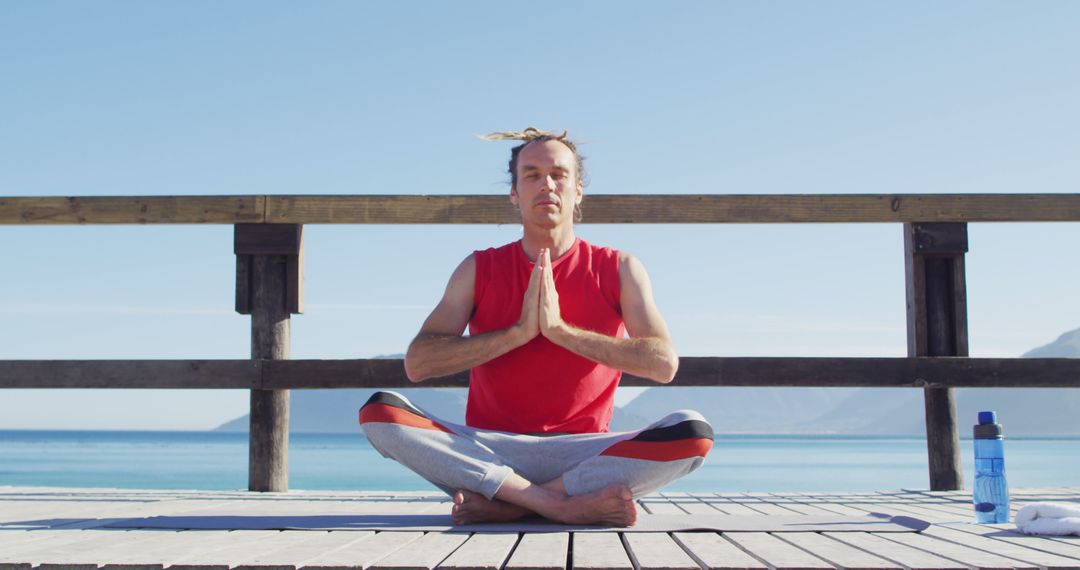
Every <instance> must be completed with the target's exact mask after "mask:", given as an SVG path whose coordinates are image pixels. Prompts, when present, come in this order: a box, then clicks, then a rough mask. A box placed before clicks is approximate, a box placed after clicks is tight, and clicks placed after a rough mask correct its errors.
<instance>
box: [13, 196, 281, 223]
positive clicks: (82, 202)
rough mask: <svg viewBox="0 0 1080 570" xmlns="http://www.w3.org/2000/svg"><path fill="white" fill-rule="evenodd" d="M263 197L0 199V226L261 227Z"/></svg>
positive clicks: (55, 197) (57, 197)
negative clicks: (139, 225) (245, 225)
mask: <svg viewBox="0 0 1080 570" xmlns="http://www.w3.org/2000/svg"><path fill="white" fill-rule="evenodd" d="M264 207H265V197H263V196H75V197H63V196H42V197H25V198H22V197H20V198H3V197H0V224H16V225H32V224H33V225H36V224H237V223H248V222H262V221H263V219H264V217H263V209H264Z"/></svg>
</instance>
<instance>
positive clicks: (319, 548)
mask: <svg viewBox="0 0 1080 570" xmlns="http://www.w3.org/2000/svg"><path fill="white" fill-rule="evenodd" d="M282 534H283V535H284V536H283V537H282V540H280V541H275V542H274V543H273V544H270V545H267V547H266V548H261V549H259V550H258V551H254V552H247V553H244V554H243V555H241V556H237V557H235V558H234V559H231V560H230V563H231V564H232V570H267V569H270V568H281V569H284V570H296V568H300V567H302V566H303V565H304V564H305V563H306V562H307V561H308V560H311V559H314V558H318V557H319V556H320V555H322V554H323V553H326V552H332V551H335V550H337V549H339V548H344V547H345V546H347V545H349V544H352V543H354V542H356V541H358V540H363V539H365V538H367V537H369V536H374V534H375V533H374V532H354V531H334V532H329V531H305V530H296V531H284V532H283V533H282ZM101 570H106V569H104V568H102V569H101ZM118 570H119V569H118ZM131 570H141V569H131ZM147 570H149V569H147Z"/></svg>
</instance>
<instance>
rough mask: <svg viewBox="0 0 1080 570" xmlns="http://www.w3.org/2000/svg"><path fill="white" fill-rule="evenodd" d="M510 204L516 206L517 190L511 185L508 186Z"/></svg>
mask: <svg viewBox="0 0 1080 570" xmlns="http://www.w3.org/2000/svg"><path fill="white" fill-rule="evenodd" d="M510 203H511V204H513V205H515V206H517V205H518V193H517V188H516V187H514V186H513V185H511V186H510Z"/></svg>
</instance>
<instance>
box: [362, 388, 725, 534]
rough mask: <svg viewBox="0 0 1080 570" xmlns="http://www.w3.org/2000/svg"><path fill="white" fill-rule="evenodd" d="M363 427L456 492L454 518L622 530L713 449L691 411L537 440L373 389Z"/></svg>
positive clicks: (389, 453)
mask: <svg viewBox="0 0 1080 570" xmlns="http://www.w3.org/2000/svg"><path fill="white" fill-rule="evenodd" d="M360 423H361V426H362V427H363V429H364V433H365V434H366V435H367V437H368V440H369V442H370V443H371V444H372V445H373V446H375V448H376V449H378V450H379V452H380V453H382V454H383V455H384V456H386V457H390V458H392V459H395V460H397V461H398V462H400V463H402V464H404V465H405V466H407V467H409V468H410V469H412V470H413V471H415V472H416V473H418V474H420V475H421V476H422V477H424V478H425V479H427V480H428V481H431V482H432V483H434V484H435V485H436V486H438V487H439V488H441V489H443V490H444V491H446V492H447V493H448V494H449V495H450V496H451V497H453V500H454V506H453V507H452V509H451V515H452V517H453V520H454V522H455V523H458V524H467V523H477V522H495V521H509V520H515V519H518V518H521V517H524V516H527V515H530V514H536V515H540V516H542V517H545V518H548V519H551V520H555V521H559V522H563V523H567V524H605V525H612V526H629V525H632V524H634V522H635V521H636V518H637V512H636V509H635V507H634V502H633V498H634V497H635V496H641V495H644V494H647V493H649V492H652V491H653V490H655V489H656V488H659V487H660V486H662V485H664V484H666V483H669V482H671V481H672V480H674V479H677V478H679V477H681V476H683V475H686V474H687V473H689V472H691V471H693V470H694V469H696V468H697V467H699V466H700V465H701V463H702V461H704V457H705V455H706V454H707V453H708V450H709V448H711V447H712V429H711V428H710V427H709V426H708V423H707V422H705V421H704V419H703V418H701V416H700V414H697V413H696V412H688V411H683V412H676V413H673V414H669V415H668V416H666V417H665V418H663V419H661V420H660V421H658V422H655V423H654V424H652V425H650V426H649V427H648V428H645V429H643V430H639V431H637V432H626V433H603V434H574V435H565V436H554V437H541V438H538V437H534V436H527V435H517V434H507V433H502V432H485V431H484V430H477V429H474V428H471V427H468V426H462V425H457V424H453V423H450V422H445V421H442V420H439V419H438V418H435V417H433V416H430V415H429V414H427V413H426V412H424V411H423V410H420V409H419V408H416V407H415V406H413V405H412V403H411V402H409V401H408V400H407V399H405V398H404V397H403V396H401V395H400V394H394V393H391V392H379V393H377V394H375V395H374V396H372V398H371V400H369V401H368V403H367V404H365V405H364V407H363V408H362V409H361V411H360ZM530 479H531V480H530ZM533 481H546V482H544V483H534V482H533Z"/></svg>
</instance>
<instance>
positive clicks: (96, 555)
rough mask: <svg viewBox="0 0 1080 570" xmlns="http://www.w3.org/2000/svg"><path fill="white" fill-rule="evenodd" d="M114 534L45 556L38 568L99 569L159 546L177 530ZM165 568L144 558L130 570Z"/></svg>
mask: <svg viewBox="0 0 1080 570" xmlns="http://www.w3.org/2000/svg"><path fill="white" fill-rule="evenodd" d="M110 534H111V535H115V536H116V537H117V538H115V539H113V538H111V536H110V538H109V539H105V538H104V537H100V538H97V539H95V540H90V541H82V542H79V543H78V544H74V545H71V546H69V547H67V548H60V549H56V550H54V551H52V552H50V553H48V554H45V555H42V556H40V557H39V558H40V560H39V561H38V564H37V568H38V570H80V569H85V570H96V569H97V568H99V567H102V566H106V565H108V564H110V563H112V562H113V561H114V560H115V559H117V558H118V557H121V556H129V555H130V554H131V553H132V552H143V551H145V550H147V549H154V548H157V547H158V546H159V545H161V544H162V543H165V542H167V541H168V540H170V539H172V538H174V537H175V536H176V534H177V531H175V530H171V531H127V532H123V533H110ZM162 568H163V566H162V564H161V563H160V562H157V563H154V562H153V561H151V560H150V559H147V558H144V559H143V560H140V562H139V563H138V564H136V565H132V566H131V569H130V570H137V569H142V570H161V569H162ZM125 570H127V569H125Z"/></svg>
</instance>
